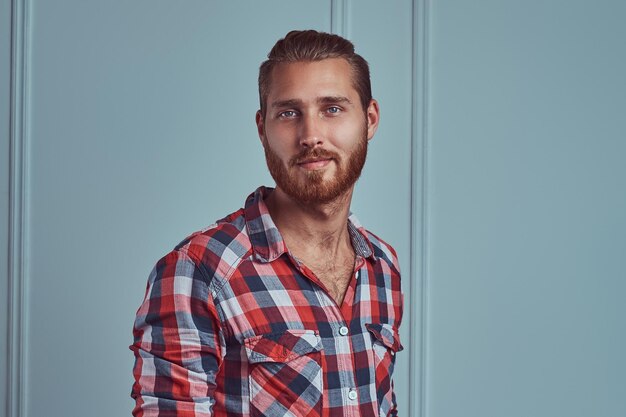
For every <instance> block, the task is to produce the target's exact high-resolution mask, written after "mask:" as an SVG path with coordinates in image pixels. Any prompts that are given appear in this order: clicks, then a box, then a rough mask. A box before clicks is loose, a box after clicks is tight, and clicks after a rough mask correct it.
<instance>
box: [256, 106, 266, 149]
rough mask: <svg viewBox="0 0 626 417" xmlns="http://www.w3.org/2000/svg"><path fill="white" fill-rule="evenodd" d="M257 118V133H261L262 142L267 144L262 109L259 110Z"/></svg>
mask: <svg viewBox="0 0 626 417" xmlns="http://www.w3.org/2000/svg"><path fill="white" fill-rule="evenodd" d="M255 119H256V120H255V121H256V131H257V134H258V135H259V139H261V143H262V144H263V145H265V124H264V123H265V121H264V120H263V114H261V110H257V112H256V117H255Z"/></svg>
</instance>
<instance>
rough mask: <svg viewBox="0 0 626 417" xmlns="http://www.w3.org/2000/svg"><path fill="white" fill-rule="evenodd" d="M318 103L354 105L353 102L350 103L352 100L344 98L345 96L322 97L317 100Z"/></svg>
mask: <svg viewBox="0 0 626 417" xmlns="http://www.w3.org/2000/svg"><path fill="white" fill-rule="evenodd" d="M317 103H318V104H334V103H337V104H340V103H346V104H352V102H351V101H350V99H349V98H348V97H344V96H325V97H320V98H318V99H317Z"/></svg>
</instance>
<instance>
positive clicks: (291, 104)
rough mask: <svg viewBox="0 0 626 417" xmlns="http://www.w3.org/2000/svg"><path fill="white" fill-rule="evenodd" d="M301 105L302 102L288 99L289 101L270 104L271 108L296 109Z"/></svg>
mask: <svg viewBox="0 0 626 417" xmlns="http://www.w3.org/2000/svg"><path fill="white" fill-rule="evenodd" d="M300 104H302V100H298V99H295V98H294V99H290V100H278V101H274V102H272V108H274V109H276V108H283V107H296V106H299V105H300Z"/></svg>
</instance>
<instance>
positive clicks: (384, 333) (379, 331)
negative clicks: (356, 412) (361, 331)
mask: <svg viewBox="0 0 626 417" xmlns="http://www.w3.org/2000/svg"><path fill="white" fill-rule="evenodd" d="M365 328H366V329H367V330H368V331H369V332H370V335H371V336H372V350H373V354H374V364H375V367H376V396H377V398H378V405H379V414H380V416H395V415H396V397H395V394H394V392H393V385H392V383H391V376H392V375H393V368H394V365H395V363H396V353H397V352H399V351H401V350H402V349H403V347H402V344H400V335H399V334H398V329H396V328H395V327H393V326H392V325H390V324H387V323H372V324H365Z"/></svg>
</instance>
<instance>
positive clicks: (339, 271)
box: [131, 31, 402, 417]
mask: <svg viewBox="0 0 626 417" xmlns="http://www.w3.org/2000/svg"><path fill="white" fill-rule="evenodd" d="M259 95H260V110H259V111H258V112H257V114H256V124H257V128H258V133H259V137H260V139H261V143H262V144H263V148H264V150H265V156H266V160H267V165H268V167H269V170H270V173H271V174H272V177H273V178H274V180H275V181H276V188H275V189H270V188H264V187H261V188H259V189H257V190H256V191H255V192H254V193H253V194H252V195H250V196H249V197H248V199H247V201H246V203H245V207H244V208H242V209H240V210H238V211H236V212H234V213H232V214H230V215H229V216H227V217H225V218H224V219H222V220H220V221H218V222H217V223H216V224H214V225H213V226H210V227H208V228H206V229H204V230H202V231H199V232H196V233H194V234H192V235H191V236H189V237H188V238H186V239H185V240H184V241H183V242H181V243H180V244H179V245H178V246H176V248H175V249H174V250H173V251H172V252H170V253H169V254H167V255H166V256H165V257H163V258H162V259H161V260H160V261H159V262H158V263H157V265H156V267H155V268H154V270H153V271H152V273H151V275H150V277H149V281H148V288H147V292H146V297H145V300H144V302H143V304H142V305H141V307H140V308H139V310H138V312H137V318H136V321H135V327H134V337H135V342H134V344H133V345H132V346H131V349H132V350H133V351H134V353H135V368H134V376H135V384H134V385H133V390H132V396H133V398H135V400H136V407H135V409H134V412H133V414H134V415H135V416H146V417H147V416H194V417H197V416H271V417H274V416H329V417H330V416H342V417H344V416H388V415H397V412H396V401H395V396H394V393H393V383H392V379H391V377H392V373H393V365H394V363H395V354H396V352H398V351H399V350H400V349H401V348H402V347H401V345H400V339H399V336H398V327H399V326H400V321H401V318H402V294H401V290H400V273H399V268H398V263H397V259H396V254H395V252H394V250H393V249H392V248H391V247H390V246H389V245H387V244H386V243H384V242H383V241H382V240H380V239H379V238H378V237H376V236H375V235H373V234H372V233H370V232H368V231H367V230H365V229H364V228H363V227H362V226H360V224H359V223H358V221H357V220H356V218H355V217H354V216H352V215H351V214H350V201H351V198H352V192H353V190H354V185H355V182H356V180H357V179H358V177H359V175H360V173H361V169H362V168H363V165H364V163H365V157H366V153H367V144H368V141H369V140H370V139H372V137H373V136H374V133H375V132H376V129H377V127H378V121H379V109H378V103H377V102H376V100H373V99H372V97H371V88H370V79H369V69H368V65H367V62H366V61H365V60H364V59H363V58H362V57H360V56H359V55H357V54H355V53H354V47H353V45H352V44H351V43H350V42H349V41H347V40H345V39H343V38H341V37H339V36H336V35H331V34H326V33H319V32H315V31H293V32H290V33H288V34H287V36H286V37H285V38H284V39H281V40H279V41H278V42H277V43H276V45H275V46H274V48H273V49H272V50H271V52H270V53H269V55H268V60H267V61H266V62H264V63H263V64H262V65H261V68H260V72H259Z"/></svg>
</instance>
